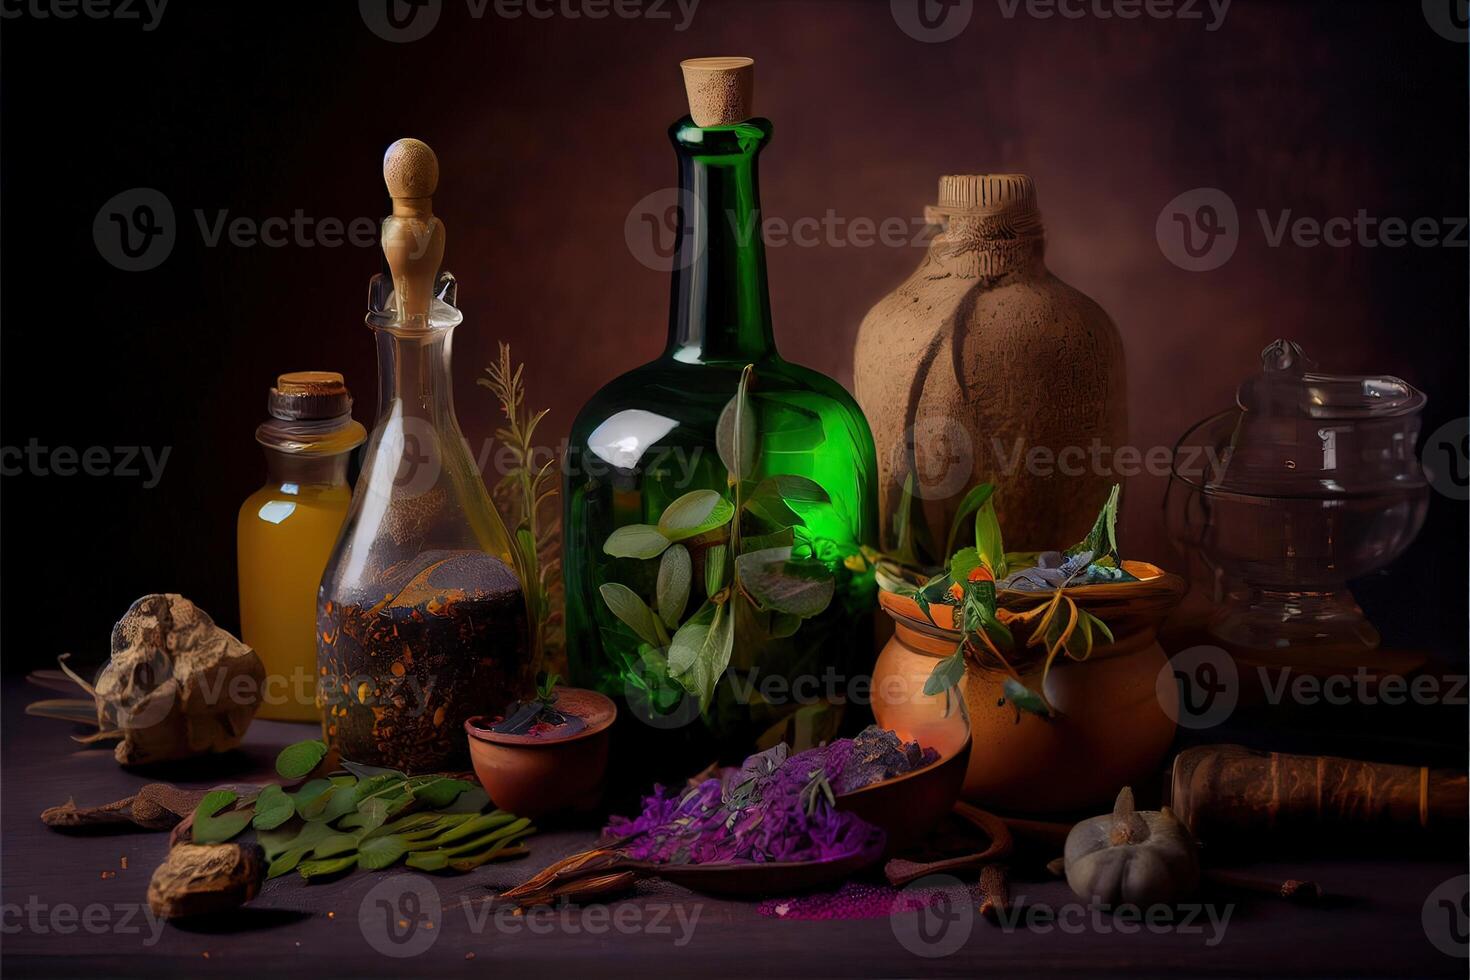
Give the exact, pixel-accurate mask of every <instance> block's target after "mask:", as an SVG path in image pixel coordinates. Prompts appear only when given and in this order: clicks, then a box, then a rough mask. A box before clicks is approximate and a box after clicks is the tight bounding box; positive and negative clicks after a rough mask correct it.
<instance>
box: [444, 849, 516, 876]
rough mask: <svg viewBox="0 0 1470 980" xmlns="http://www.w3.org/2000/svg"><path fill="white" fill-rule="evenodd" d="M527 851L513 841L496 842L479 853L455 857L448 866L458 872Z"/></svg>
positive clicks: (471, 869)
mask: <svg viewBox="0 0 1470 980" xmlns="http://www.w3.org/2000/svg"><path fill="white" fill-rule="evenodd" d="M529 853H530V852H529V851H528V850H526V848H524V847H521V846H520V845H518V844H516V843H514V842H508V843H504V844H497V845H496V846H494V847H492V848H490V849H488V850H485V851H482V852H480V853H479V854H471V855H468V856H466V857H461V858H456V859H455V860H453V861H451V862H450V863H449V866H450V867H451V868H453V869H454V870H455V871H459V872H465V871H473V870H475V869H476V868H478V867H479V866H480V865H482V864H485V863H487V862H490V861H498V860H500V859H501V858H510V857H521V856H523V855H525V854H529Z"/></svg>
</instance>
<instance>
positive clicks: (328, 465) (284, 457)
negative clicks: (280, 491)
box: [265, 447, 352, 487]
mask: <svg viewBox="0 0 1470 980" xmlns="http://www.w3.org/2000/svg"><path fill="white" fill-rule="evenodd" d="M351 455H352V454H351V453H350V452H344V453H337V454H335V455H331V456H301V455H297V454H294V453H289V452H282V451H280V450H279V449H271V448H269V447H265V470H266V479H267V481H268V482H269V483H270V484H272V485H273V486H291V485H294V486H297V487H304V486H320V487H345V486H347V461H348V460H349V459H350V458H351Z"/></svg>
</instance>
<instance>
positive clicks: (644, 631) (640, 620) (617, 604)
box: [597, 582, 668, 647]
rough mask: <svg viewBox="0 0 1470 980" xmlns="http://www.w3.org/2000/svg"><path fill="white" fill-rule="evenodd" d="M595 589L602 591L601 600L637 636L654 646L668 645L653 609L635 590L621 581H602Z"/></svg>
mask: <svg viewBox="0 0 1470 980" xmlns="http://www.w3.org/2000/svg"><path fill="white" fill-rule="evenodd" d="M597 591H598V592H600V593H602V601H603V602H605V603H607V608H609V609H611V610H612V614H613V615H614V616H616V617H618V619H620V620H621V621H622V622H623V623H624V625H626V626H627V627H628V628H629V629H631V630H632V631H633V632H634V633H636V634H637V635H638V636H639V638H641V639H643V640H644V641H646V642H648V643H651V644H653V645H654V646H656V647H662V646H667V645H668V638H667V637H666V636H665V635H664V632H663V627H662V626H660V625H659V623H658V621H657V620H656V619H655V618H654V615H653V610H652V609H649V608H648V604H647V603H645V602H644V601H643V600H642V599H640V598H638V594H637V593H636V592H634V591H633V590H632V589H630V588H628V587H627V586H626V585H623V584H622V583H621V582H604V583H603V584H602V585H601V586H599V587H598V590H597Z"/></svg>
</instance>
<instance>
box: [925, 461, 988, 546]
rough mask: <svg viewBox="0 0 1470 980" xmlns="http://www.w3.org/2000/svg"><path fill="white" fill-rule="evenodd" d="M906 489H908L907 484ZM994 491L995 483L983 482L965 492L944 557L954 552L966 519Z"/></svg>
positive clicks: (951, 527) (945, 544)
mask: <svg viewBox="0 0 1470 980" xmlns="http://www.w3.org/2000/svg"><path fill="white" fill-rule="evenodd" d="M910 479H912V476H910ZM905 489H906V490H907V489H908V488H907V486H906V487H905ZM994 493H995V484H993V483H981V484H979V485H978V486H976V487H973V488H972V489H971V490H970V492H969V493H967V494H965V499H963V500H961V501H960V508H959V510H957V511H955V512H954V517H953V518H951V519H950V522H949V537H948V538H947V539H946V540H945V542H944V554H943V555H942V556H941V557H942V558H948V557H949V556H950V555H952V554H954V546H955V545H956V544H958V543H959V540H960V529H961V528H962V527H964V524H965V520H966V519H967V518H969V516H970V515H971V514H973V513H975V512H976V511H977V510H979V509H980V508H981V507H982V506H984V505H985V504H986V503H987V502H989V500H990V497H991V495H992V494H994Z"/></svg>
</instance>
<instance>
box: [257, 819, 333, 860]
mask: <svg viewBox="0 0 1470 980" xmlns="http://www.w3.org/2000/svg"><path fill="white" fill-rule="evenodd" d="M334 833H336V831H334V830H333V829H332V828H331V827H329V826H327V825H326V824H325V823H307V824H302V826H301V828H300V829H299V830H296V831H279V832H278V831H273V830H261V831H256V834H255V837H256V840H258V841H259V842H260V846H261V847H263V848H265V856H266V858H268V859H271V860H274V859H275V858H277V857H279V856H281V855H282V854H286V853H289V852H291V851H297V850H299V851H301V852H302V853H303V854H305V853H307V852H309V851H310V850H311V849H312V848H313V847H315V846H316V845H317V844H320V843H321V842H322V841H324V840H326V839H327V838H328V837H330V836H332V835H333V834H334ZM300 859H301V858H300V857H299V856H298V857H297V860H298V861H299V860H300ZM292 867H295V863H294V862H293V863H292ZM286 870H287V871H290V870H291V868H287V869H286Z"/></svg>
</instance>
